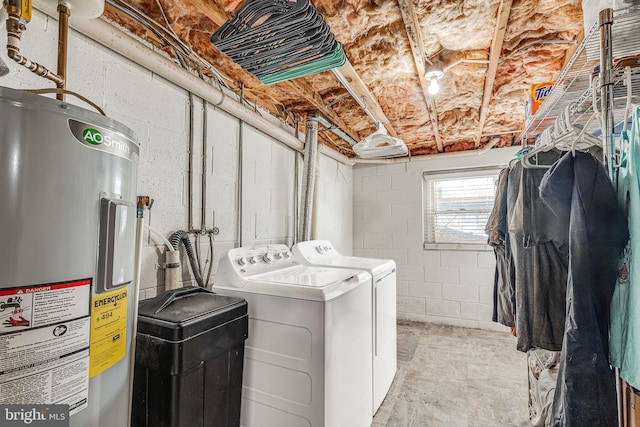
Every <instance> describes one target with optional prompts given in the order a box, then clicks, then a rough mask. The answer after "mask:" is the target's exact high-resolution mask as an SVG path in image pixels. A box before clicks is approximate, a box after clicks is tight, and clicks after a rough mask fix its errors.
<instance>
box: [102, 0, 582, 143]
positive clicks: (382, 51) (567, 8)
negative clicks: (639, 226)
mask: <svg viewBox="0 0 640 427" xmlns="http://www.w3.org/2000/svg"><path fill="white" fill-rule="evenodd" d="M114 1H115V2H118V3H121V4H123V5H131V6H134V7H136V8H138V9H140V10H141V11H142V12H143V13H144V14H146V15H148V16H149V17H150V18H151V19H153V20H155V21H156V22H157V23H158V24H159V25H161V26H163V27H165V29H166V30H167V32H168V33H174V36H175V37H177V38H178V39H180V40H181V41H182V42H183V43H184V44H186V45H187V46H189V47H190V49H192V51H193V52H194V53H195V54H197V56H199V57H201V58H203V59H204V60H205V61H207V62H208V63H210V64H211V65H213V67H214V68H215V69H216V70H217V72H219V73H220V74H221V75H222V76H224V81H225V83H226V84H227V85H228V86H229V87H231V88H233V89H234V90H237V91H240V90H241V87H242V88H243V90H244V94H245V97H246V98H247V100H248V101H249V102H251V103H257V104H259V105H261V106H262V107H264V108H265V109H267V110H268V111H270V112H271V113H272V114H274V115H275V116H278V117H280V118H282V119H283V120H285V121H287V122H288V123H289V124H290V125H292V126H293V125H294V123H295V121H296V118H297V120H298V122H302V123H304V117H306V116H307V115H311V114H320V115H322V116H324V117H325V118H326V119H327V120H329V121H330V122H331V123H332V124H333V126H337V127H339V128H340V129H341V130H342V131H343V132H344V133H346V134H348V135H350V136H351V137H352V138H353V139H354V140H356V141H359V140H361V139H364V138H365V137H366V136H368V135H370V134H371V133H373V132H374V131H375V130H376V128H375V126H374V123H373V121H372V120H371V118H370V117H368V116H367V114H366V113H365V111H364V110H363V109H362V108H361V107H360V106H359V105H358V103H357V102H356V101H355V100H354V99H353V98H351V97H350V96H345V95H346V94H347V91H346V89H345V88H344V87H343V86H342V85H341V84H340V82H339V81H338V79H337V78H336V77H335V76H334V74H333V73H332V72H330V71H326V72H323V73H319V74H315V75H312V76H308V77H302V78H298V79H295V80H291V81H287V82H282V83H277V84H274V85H270V86H265V85H263V84H262V83H260V82H259V81H258V80H257V79H256V78H255V77H253V76H252V75H251V74H249V73H247V72H246V71H244V70H243V69H242V68H240V67H239V66H238V65H236V64H234V63H233V62H232V61H231V60H230V59H229V58H228V57H226V56H224V55H223V54H221V53H220V52H219V51H218V50H217V49H216V48H215V47H214V46H213V45H212V44H211V42H210V37H211V35H212V34H213V33H214V32H215V31H216V30H217V29H218V28H219V27H220V25H222V24H223V23H224V22H225V21H226V20H227V19H229V18H230V17H231V16H232V15H233V12H234V11H235V10H237V8H238V7H239V6H240V5H241V4H242V1H240V0H231V1H229V0H171V1H169V0H128V1H125V0H114ZM411 1H412V0H372V1H363V0H311V3H312V4H313V5H314V6H315V7H316V8H317V9H318V11H319V12H320V13H321V14H322V15H323V16H324V19H325V20H326V22H327V23H328V24H329V26H330V28H331V30H332V32H333V33H334V34H335V36H336V39H337V40H338V41H340V42H341V43H342V44H343V47H344V51H345V54H346V56H347V58H348V61H349V63H350V64H351V65H352V67H353V69H354V70H355V71H356V73H357V74H358V76H359V77H360V79H361V80H362V82H363V83H364V85H366V87H367V88H368V90H369V92H370V94H371V95H372V96H373V97H374V98H375V99H364V102H365V104H367V105H371V103H373V102H375V101H377V103H378V104H379V105H380V107H381V110H382V113H383V114H384V115H385V116H386V119H388V120H389V124H390V127H391V128H392V129H393V130H394V131H395V132H396V133H397V135H398V137H399V138H401V139H402V140H404V141H405V143H406V144H407V146H408V147H409V149H410V152H411V155H421V154H430V153H436V152H438V151H439V150H438V148H439V147H438V144H437V143H436V132H437V135H439V138H440V141H441V149H442V151H459V150H469V149H474V148H477V147H482V146H484V145H485V144H486V143H487V142H488V141H490V140H492V141H493V140H495V138H497V137H499V138H500V141H499V142H498V143H497V146H505V145H511V144H514V143H516V144H517V143H519V141H516V140H515V138H517V136H518V135H519V132H520V130H522V128H523V127H524V121H525V117H524V103H525V98H526V94H527V91H528V90H529V87H530V85H531V84H534V83H540V82H544V81H550V80H554V79H555V78H556V77H557V76H558V75H559V73H560V70H561V68H562V66H563V64H564V62H565V61H566V56H567V55H568V53H567V52H571V50H570V49H571V48H572V47H575V43H576V40H578V39H579V38H580V37H581V32H582V25H583V24H582V8H581V2H580V1H574V0H568V1H567V0H529V1H524V0H513V1H510V0H509V1H507V0H466V1H463V0H459V1H451V0H414V1H413V2H412V3H411V4H410V5H409V7H412V8H413V10H415V16H416V17H417V23H414V24H417V26H418V27H419V32H420V34H419V36H421V39H422V43H423V46H421V48H420V49H421V50H422V51H423V52H424V54H425V55H426V56H427V58H425V61H426V60H429V61H436V60H438V61H441V62H442V63H443V66H444V69H445V75H444V78H443V79H441V80H440V81H439V83H440V87H441V89H440V92H439V93H438V94H436V95H435V96H433V101H429V102H430V103H431V105H432V106H434V107H435V115H436V116H437V126H434V124H435V123H434V122H433V121H434V120H435V119H436V117H435V116H434V115H433V114H430V113H429V110H428V101H427V99H428V98H427V96H432V95H426V94H425V90H424V89H425V88H424V87H423V84H422V83H421V79H420V78H419V76H418V68H421V69H424V64H421V65H419V66H418V65H416V63H415V61H414V57H415V56H414V53H413V51H412V45H411V39H410V37H411V36H410V35H409V33H408V31H407V28H410V26H411V25H412V23H410V22H406V20H407V16H406V14H405V15H404V16H403V13H402V11H401V8H400V4H402V3H399V2H404V3H405V4H407V2H411ZM501 3H502V5H501ZM501 8H502V9H501ZM499 10H501V11H502V13H503V14H506V15H505V16H504V17H505V18H507V19H506V29H505V28H503V31H502V33H500V31H496V25H498V19H497V17H498V11H499ZM105 16H106V18H107V19H109V20H111V21H114V22H116V23H117V24H119V25H122V26H124V27H126V28H127V29H129V30H130V31H132V32H133V33H135V34H137V35H138V36H140V37H142V38H143V39H145V40H147V41H148V42H149V43H152V44H154V45H155V46H156V47H158V48H161V49H164V50H165V51H166V52H168V53H169V54H170V55H173V52H172V49H171V48H169V47H167V46H166V43H165V42H164V41H163V40H162V38H159V37H157V36H156V35H154V34H153V33H152V32H150V31H149V30H148V29H147V28H145V27H144V26H143V25H141V24H140V23H139V22H137V21H136V20H134V19H131V18H130V17H129V16H127V15H126V14H124V13H122V12H121V11H118V10H117V9H116V8H114V7H113V6H108V7H107V9H106V11H105ZM414 28H415V27H414ZM496 34H503V38H502V40H494V38H495V37H496ZM417 39H418V40H419V38H417ZM541 41H542V43H541ZM492 46H494V47H495V46H501V51H500V52H499V53H498V52H494V55H491V52H490V50H491V47H492ZM414 49H415V44H414ZM491 57H495V58H498V59H497V61H494V63H493V64H490V63H489V58H491ZM190 65H193V64H190ZM200 71H201V72H202V73H204V74H208V75H211V72H210V70H209V71H208V70H206V69H205V68H201V69H200ZM489 73H494V75H495V80H494V82H493V85H491V87H488V88H485V85H486V84H487V82H490V80H491V79H487V77H488V76H489ZM423 81H424V79H423ZM485 91H487V92H488V94H487V95H486V96H485V95H484V94H485ZM483 98H486V101H487V102H486V106H485V108H486V111H485V112H484V115H485V116H486V117H485V120H484V123H482V120H481V117H482V115H483V113H482V108H483ZM378 119H379V120H380V119H381V118H378ZM478 138H479V139H478ZM322 139H324V140H325V141H324V142H325V143H327V144H328V145H329V146H331V147H332V148H334V149H337V150H339V151H341V152H342V153H344V154H347V155H349V156H354V155H355V154H354V152H353V150H351V147H350V144H349V143H347V142H346V141H343V140H342V139H340V138H337V137H336V136H335V135H331V134H329V133H328V132H321V140H322ZM476 142H479V144H477V143H476Z"/></svg>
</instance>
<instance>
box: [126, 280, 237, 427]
mask: <svg viewBox="0 0 640 427" xmlns="http://www.w3.org/2000/svg"><path fill="white" fill-rule="evenodd" d="M247 337H248V317H247V303H246V301H245V300H243V299H242V298H237V297H229V296H223V295H219V294H216V293H213V292H211V291H208V290H206V289H204V288H200V287H197V286H191V287H186V288H180V289H174V290H171V291H167V292H165V293H164V294H162V295H160V296H158V297H156V298H153V299H150V300H146V301H142V302H141V303H140V309H139V315H138V332H137V336H136V358H135V372H134V382H133V402H132V403H133V409H132V425H133V427H232V426H233V427H236V426H239V425H240V401H241V393H242V362H243V357H244V343H245V340H246V339H247Z"/></svg>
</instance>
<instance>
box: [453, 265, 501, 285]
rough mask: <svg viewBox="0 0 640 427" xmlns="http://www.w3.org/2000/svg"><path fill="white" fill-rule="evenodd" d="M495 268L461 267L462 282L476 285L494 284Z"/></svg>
mask: <svg viewBox="0 0 640 427" xmlns="http://www.w3.org/2000/svg"><path fill="white" fill-rule="evenodd" d="M494 275H495V269H490V268H460V284H462V285H476V286H493V279H494Z"/></svg>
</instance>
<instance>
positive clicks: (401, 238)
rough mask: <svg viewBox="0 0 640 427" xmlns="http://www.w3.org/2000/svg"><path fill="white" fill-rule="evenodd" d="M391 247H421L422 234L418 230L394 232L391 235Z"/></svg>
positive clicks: (415, 248) (416, 248)
mask: <svg viewBox="0 0 640 427" xmlns="http://www.w3.org/2000/svg"><path fill="white" fill-rule="evenodd" d="M392 247H393V249H412V250H414V251H415V250H418V249H421V248H422V235H421V233H420V232H412V233H406V234H399V233H395V234H394V235H393V246H392Z"/></svg>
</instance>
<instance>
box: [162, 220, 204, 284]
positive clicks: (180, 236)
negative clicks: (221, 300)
mask: <svg viewBox="0 0 640 427" xmlns="http://www.w3.org/2000/svg"><path fill="white" fill-rule="evenodd" d="M169 241H170V242H171V245H172V246H173V248H174V249H178V246H179V245H180V242H182V246H184V250H185V252H186V253H187V257H188V258H189V264H191V271H192V272H193V276H194V277H195V278H196V282H197V283H198V286H200V287H201V288H204V283H203V282H202V276H201V275H200V270H198V263H197V261H196V257H195V255H194V253H193V246H191V240H190V239H189V235H188V234H187V233H186V231H184V230H178V231H176V232H175V233H173V234H172V235H171V238H169Z"/></svg>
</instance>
